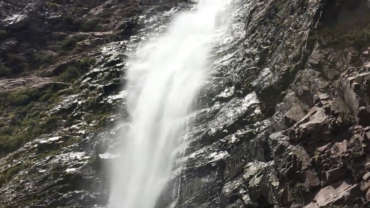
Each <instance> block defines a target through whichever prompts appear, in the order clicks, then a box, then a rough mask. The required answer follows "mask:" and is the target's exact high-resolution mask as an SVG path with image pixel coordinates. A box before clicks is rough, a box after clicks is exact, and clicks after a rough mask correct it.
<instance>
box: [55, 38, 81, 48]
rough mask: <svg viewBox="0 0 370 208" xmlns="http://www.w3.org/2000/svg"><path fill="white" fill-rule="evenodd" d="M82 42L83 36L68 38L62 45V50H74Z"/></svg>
mask: <svg viewBox="0 0 370 208" xmlns="http://www.w3.org/2000/svg"><path fill="white" fill-rule="evenodd" d="M81 40H83V37H82V36H72V37H67V38H65V39H64V40H63V41H62V42H61V43H60V49H61V50H64V51H67V50H73V49H74V48H75V47H76V45H77V43H78V42H79V41H81Z"/></svg>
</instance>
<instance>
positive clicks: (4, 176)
mask: <svg viewBox="0 0 370 208" xmlns="http://www.w3.org/2000/svg"><path fill="white" fill-rule="evenodd" d="M23 169H24V165H23V164H18V165H16V166H13V167H11V168H9V169H7V170H6V171H4V172H3V173H1V175H0V185H2V184H4V183H7V182H8V181H10V180H11V179H12V178H13V177H14V176H15V175H16V174H17V173H19V172H20V171H21V170H23Z"/></svg>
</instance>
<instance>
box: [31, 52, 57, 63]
mask: <svg viewBox="0 0 370 208" xmlns="http://www.w3.org/2000/svg"><path fill="white" fill-rule="evenodd" d="M31 60H32V64H33V65H36V66H41V65H43V64H51V63H53V61H54V57H53V56H52V55H50V54H48V53H46V52H38V53H33V54H32V55H31Z"/></svg>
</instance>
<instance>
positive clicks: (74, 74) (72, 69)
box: [58, 58, 95, 82]
mask: <svg viewBox="0 0 370 208" xmlns="http://www.w3.org/2000/svg"><path fill="white" fill-rule="evenodd" d="M93 64H95V59H92V58H83V59H81V60H79V61H77V62H74V63H72V64H70V65H69V66H67V68H66V69H65V70H64V71H63V73H61V74H60V75H59V77H58V79H59V80H60V81H63V82H72V81H74V80H75V79H77V78H79V77H80V76H81V75H83V74H84V73H86V72H87V71H88V70H89V67H90V66H91V65H93Z"/></svg>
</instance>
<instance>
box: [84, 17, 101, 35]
mask: <svg viewBox="0 0 370 208" xmlns="http://www.w3.org/2000/svg"><path fill="white" fill-rule="evenodd" d="M99 22H100V20H99V19H91V20H88V21H86V22H83V23H81V26H80V27H81V30H82V31H84V32H89V31H97V30H99V29H100V27H99Z"/></svg>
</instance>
